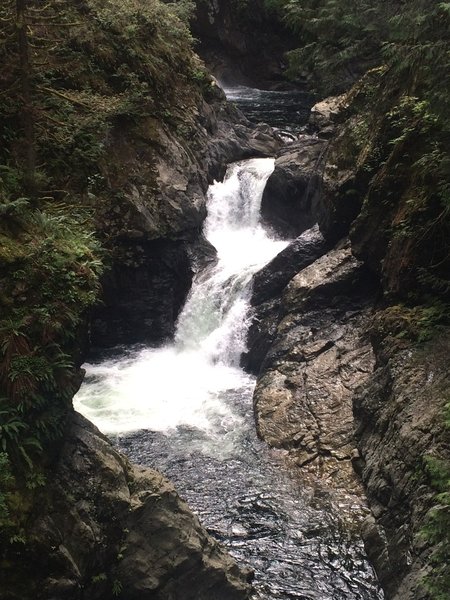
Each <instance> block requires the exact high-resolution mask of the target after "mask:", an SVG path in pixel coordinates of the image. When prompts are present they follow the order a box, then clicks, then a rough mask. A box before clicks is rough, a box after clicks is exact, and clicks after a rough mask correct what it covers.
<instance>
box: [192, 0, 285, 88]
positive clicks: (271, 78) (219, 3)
mask: <svg viewBox="0 0 450 600" xmlns="http://www.w3.org/2000/svg"><path fill="white" fill-rule="evenodd" d="M195 4H196V14H195V18H194V19H193V22H192V29H193V33H194V35H195V36H196V38H198V39H199V40H200V45H199V47H198V52H199V54H200V56H201V57H202V58H203V59H204V60H205V62H206V63H207V65H208V67H209V68H210V70H211V71H212V73H214V74H215V75H216V77H218V78H219V79H220V81H222V82H223V83H226V84H237V83H239V84H246V85H253V86H256V87H260V86H262V87H267V86H270V85H275V84H276V83H278V84H282V83H284V85H286V83H285V82H284V81H283V78H282V72H283V68H285V60H284V54H285V52H286V51H287V50H290V49H292V48H294V47H296V46H295V38H294V36H293V35H292V32H291V31H289V29H288V28H285V27H284V26H283V25H282V24H280V23H278V22H277V20H275V19H273V18H272V16H271V15H270V14H267V13H266V11H265V5H264V1H263V0H252V3H251V5H249V6H245V4H243V3H241V4H239V5H237V4H236V3H233V2H230V1H229V0H197V1H196V2H195Z"/></svg>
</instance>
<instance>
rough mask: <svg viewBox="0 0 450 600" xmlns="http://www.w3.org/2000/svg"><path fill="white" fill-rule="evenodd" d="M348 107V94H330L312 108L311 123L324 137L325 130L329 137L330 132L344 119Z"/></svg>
mask: <svg viewBox="0 0 450 600" xmlns="http://www.w3.org/2000/svg"><path fill="white" fill-rule="evenodd" d="M347 107H348V101H347V94H342V95H341V96H330V97H329V98H326V99H325V100H321V101H320V102H318V103H317V104H315V105H314V106H313V107H312V108H311V114H310V117H309V123H310V125H311V126H312V127H313V128H314V129H315V130H316V131H317V132H318V133H319V135H320V136H322V137H323V135H324V132H325V136H326V137H328V132H329V131H331V132H333V131H334V130H335V125H336V124H337V123H338V122H339V121H341V120H342V119H343V117H344V115H345V110H346V108H347Z"/></svg>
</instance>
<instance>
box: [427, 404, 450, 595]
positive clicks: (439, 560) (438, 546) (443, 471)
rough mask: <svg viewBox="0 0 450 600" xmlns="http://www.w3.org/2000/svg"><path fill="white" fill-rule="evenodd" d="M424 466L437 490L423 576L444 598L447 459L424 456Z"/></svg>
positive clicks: (449, 418) (448, 544) (447, 580)
mask: <svg viewBox="0 0 450 600" xmlns="http://www.w3.org/2000/svg"><path fill="white" fill-rule="evenodd" d="M445 423H446V428H447V431H448V430H450V403H448V404H447V405H446V407H445ZM425 469H426V472H427V473H428V476H429V479H430V481H431V485H432V487H433V488H434V489H435V491H436V495H435V497H434V499H433V506H432V508H431V509H430V510H429V512H428V515H427V520H426V523H425V526H424V528H423V530H422V535H423V536H424V537H425V538H426V539H427V540H428V541H429V542H430V543H431V544H432V546H433V550H432V555H431V560H430V563H431V566H432V570H431V572H430V573H429V575H428V576H427V577H426V578H425V584H426V586H427V587H428V589H429V591H430V593H431V597H432V598H433V600H446V598H447V597H448V590H449V589H450V573H449V571H448V565H449V562H450V462H449V461H448V459H447V460H446V459H443V458H439V457H437V456H427V457H425Z"/></svg>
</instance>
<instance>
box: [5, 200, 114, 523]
mask: <svg viewBox="0 0 450 600" xmlns="http://www.w3.org/2000/svg"><path fill="white" fill-rule="evenodd" d="M2 206H3V207H9V210H7V211H4V217H6V218H4V219H3V221H2V223H1V225H0V273H1V276H0V315H1V317H0V452H3V453H6V455H7V456H8V460H9V462H10V464H11V467H12V469H13V472H14V475H15V478H16V480H17V483H18V484H20V485H21V486H26V487H27V488H28V489H29V490H32V489H34V488H35V487H36V486H38V485H40V484H41V483H42V481H43V480H42V478H41V475H40V466H39V464H40V463H41V462H42V460H43V459H44V456H45V455H47V453H48V451H49V448H50V446H51V444H54V443H55V442H57V441H58V440H60V439H61V437H62V434H63V431H64V425H65V422H66V418H67V414H68V411H69V409H70V406H71V400H72V396H73V394H74V393H75V391H76V389H77V386H78V384H79V375H78V369H77V368H76V367H75V365H74V362H73V359H72V357H71V352H72V346H73V344H74V338H75V336H76V333H77V328H78V327H79V325H80V323H81V320H82V318H83V314H84V311H85V310H86V309H87V308H88V307H89V306H90V305H91V304H92V303H93V302H94V301H95V299H96V297H97V293H98V289H99V276H100V274H101V272H102V268H103V267H102V261H101V251H100V247H99V244H98V242H97V241H96V240H95V238H94V236H93V233H92V224H91V225H90V226H88V225H87V223H88V222H90V218H89V215H88V214H86V213H83V212H82V211H81V210H75V209H74V210H73V212H72V214H70V210H68V209H67V208H65V209H64V210H61V208H59V209H58V208H57V207H56V206H52V205H51V204H49V206H48V207H47V208H46V209H45V210H44V209H42V210H37V209H32V208H31V206H30V203H29V202H28V201H27V200H26V199H23V198H22V199H20V198H19V199H17V200H15V201H11V202H7V200H6V198H5V197H3V201H2V204H0V207H2ZM44 451H45V455H43V452H44ZM6 483H7V482H5V481H0V498H1V497H2V496H4V495H5V489H7V488H5V485H6ZM0 524H1V521H0Z"/></svg>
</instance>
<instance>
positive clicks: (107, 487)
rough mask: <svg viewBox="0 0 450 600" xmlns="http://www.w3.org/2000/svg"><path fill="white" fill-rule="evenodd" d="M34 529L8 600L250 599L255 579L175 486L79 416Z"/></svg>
mask: <svg viewBox="0 0 450 600" xmlns="http://www.w3.org/2000/svg"><path fill="white" fill-rule="evenodd" d="M30 523H31V527H30V528H29V530H28V532H27V535H28V538H29V540H28V543H27V546H26V548H24V549H21V548H20V545H18V546H17V547H14V546H12V547H11V548H10V549H9V555H7V556H6V559H5V558H4V562H3V565H2V590H1V592H0V596H1V598H2V599H4V600H19V599H20V600H27V599H30V600H31V599H32V598H33V599H42V600H65V599H70V600H73V599H80V600H81V599H87V598H90V599H92V600H94V599H105V598H112V597H118V598H123V599H127V600H128V599H129V600H137V599H138V598H140V599H142V598H160V599H161V600H163V599H167V600H169V598H170V599H173V600H174V599H179V600H181V599H186V600H188V599H191V600H194V599H195V600H201V599H203V600H238V599H244V598H247V597H248V593H249V589H250V586H249V584H248V581H247V580H248V579H249V573H248V572H245V571H244V572H243V571H241V570H239V568H238V567H237V565H236V563H235V562H234V561H233V559H231V558H230V557H229V556H228V555H227V554H226V553H225V552H224V551H223V550H222V549H221V548H220V546H219V545H218V543H217V542H215V541H214V540H213V539H212V538H211V537H210V536H208V535H207V534H206V532H205V531H204V529H203V528H202V527H201V525H200V523H199V522H198V519H197V518H196V517H194V515H193V514H192V513H191V512H190V510H189V508H188V506H187V505H186V503H185V502H183V500H181V499H180V498H179V496H178V495H177V493H176V491H175V490H174V488H173V486H172V485H171V484H170V483H169V482H168V481H167V480H165V479H164V478H163V477H162V476H161V475H160V474H159V473H157V472H156V471H153V470H151V469H145V468H139V467H135V466H133V465H131V464H130V463H129V461H128V460H127V459H126V458H125V457H124V456H123V455H121V454H119V452H117V451H116V450H114V449H113V448H112V446H111V444H110V442H109V441H108V440H107V439H106V438H105V436H103V435H102V434H101V433H100V432H99V431H98V430H97V429H96V428H95V427H94V426H93V425H92V424H91V423H89V422H88V421H87V420H86V419H84V418H83V417H81V415H78V414H77V413H74V414H73V415H72V416H71V419H70V423H69V425H68V427H67V433H66V439H65V440H64V443H63V445H62V447H61V449H60V452H59V457H58V460H57V461H56V462H55V464H54V467H53V474H52V479H51V481H50V482H49V484H48V485H47V487H46V489H45V490H44V491H43V492H41V493H40V494H39V496H38V498H37V499H36V502H35V505H34V508H33V511H32V514H31V515H30ZM12 561H14V562H13V563H12ZM12 564H13V565H14V568H13V569H11V565H12Z"/></svg>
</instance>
